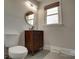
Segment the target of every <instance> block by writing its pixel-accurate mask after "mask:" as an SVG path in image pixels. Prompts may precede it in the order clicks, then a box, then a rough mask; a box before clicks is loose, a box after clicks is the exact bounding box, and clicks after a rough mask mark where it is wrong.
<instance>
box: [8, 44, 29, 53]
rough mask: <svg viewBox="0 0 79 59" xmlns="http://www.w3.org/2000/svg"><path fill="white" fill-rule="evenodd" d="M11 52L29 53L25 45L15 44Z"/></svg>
mask: <svg viewBox="0 0 79 59" xmlns="http://www.w3.org/2000/svg"><path fill="white" fill-rule="evenodd" d="M9 52H10V53H27V52H28V50H27V48H25V47H23V46H14V47H11V48H9Z"/></svg>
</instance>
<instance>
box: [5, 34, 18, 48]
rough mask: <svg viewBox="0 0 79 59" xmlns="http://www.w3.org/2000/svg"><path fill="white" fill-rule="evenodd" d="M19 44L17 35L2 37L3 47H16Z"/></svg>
mask: <svg viewBox="0 0 79 59" xmlns="http://www.w3.org/2000/svg"><path fill="white" fill-rule="evenodd" d="M18 42H19V35H18V34H5V35H4V45H5V47H12V46H17V45H18Z"/></svg>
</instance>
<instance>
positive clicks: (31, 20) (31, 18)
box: [24, 11, 34, 26]
mask: <svg viewBox="0 0 79 59" xmlns="http://www.w3.org/2000/svg"><path fill="white" fill-rule="evenodd" d="M24 18H25V22H26V23H27V24H28V25H30V26H33V25H34V13H33V12H32V11H29V12H27V13H25V16H24Z"/></svg>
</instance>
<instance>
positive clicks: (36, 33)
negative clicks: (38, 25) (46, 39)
mask: <svg viewBox="0 0 79 59" xmlns="http://www.w3.org/2000/svg"><path fill="white" fill-rule="evenodd" d="M25 47H26V48H27V49H28V52H29V53H31V54H32V55H34V53H35V52H36V51H39V50H40V49H43V31H40V30H26V31H25Z"/></svg>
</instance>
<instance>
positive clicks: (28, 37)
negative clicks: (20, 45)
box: [25, 31, 33, 50]
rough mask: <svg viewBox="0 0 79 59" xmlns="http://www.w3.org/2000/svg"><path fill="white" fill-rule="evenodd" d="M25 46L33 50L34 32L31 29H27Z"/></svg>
mask: <svg viewBox="0 0 79 59" xmlns="http://www.w3.org/2000/svg"><path fill="white" fill-rule="evenodd" d="M25 46H26V47H27V49H28V50H32V46H33V43H32V32H31V31H25Z"/></svg>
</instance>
